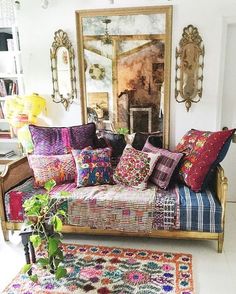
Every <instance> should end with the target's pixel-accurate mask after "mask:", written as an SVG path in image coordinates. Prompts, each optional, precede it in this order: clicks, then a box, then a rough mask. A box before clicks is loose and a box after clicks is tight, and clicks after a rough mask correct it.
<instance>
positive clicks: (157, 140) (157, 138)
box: [132, 132, 162, 150]
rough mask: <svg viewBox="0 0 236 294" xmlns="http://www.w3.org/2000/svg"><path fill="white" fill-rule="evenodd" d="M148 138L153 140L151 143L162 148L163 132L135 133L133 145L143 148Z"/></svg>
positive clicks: (138, 148)
mask: <svg viewBox="0 0 236 294" xmlns="http://www.w3.org/2000/svg"><path fill="white" fill-rule="evenodd" d="M148 138H149V140H150V141H151V142H150V143H151V144H152V145H153V146H155V147H158V148H162V133H161V132H155V133H140V132H138V133H135V136H134V140H133V142H132V147H134V148H135V149H137V150H142V149H143V146H144V145H145V142H146V141H147V139H148Z"/></svg>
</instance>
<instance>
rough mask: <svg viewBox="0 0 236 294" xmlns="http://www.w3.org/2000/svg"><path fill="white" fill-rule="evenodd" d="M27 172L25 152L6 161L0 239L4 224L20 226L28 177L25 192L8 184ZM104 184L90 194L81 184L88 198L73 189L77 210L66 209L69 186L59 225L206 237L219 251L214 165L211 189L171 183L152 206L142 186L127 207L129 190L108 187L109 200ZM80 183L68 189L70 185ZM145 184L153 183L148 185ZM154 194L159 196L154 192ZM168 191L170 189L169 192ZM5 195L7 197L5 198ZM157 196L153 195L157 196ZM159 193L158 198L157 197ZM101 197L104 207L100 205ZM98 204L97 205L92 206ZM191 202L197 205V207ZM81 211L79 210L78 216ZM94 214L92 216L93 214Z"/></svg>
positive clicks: (219, 204)
mask: <svg viewBox="0 0 236 294" xmlns="http://www.w3.org/2000/svg"><path fill="white" fill-rule="evenodd" d="M30 177H32V170H31V169H30V167H29V164H28V161H27V158H26V157H24V158H22V159H20V160H18V161H15V162H12V163H10V164H9V165H8V166H7V169H6V170H5V172H4V173H3V174H2V175H1V176H0V217H1V225H2V230H3V234H4V239H5V240H9V235H8V234H9V231H10V230H12V231H14V230H19V229H20V228H21V225H22V222H23V215H22V201H23V199H24V197H26V198H27V197H29V193H28V192H29V190H27V189H29V187H30V185H31V187H32V181H31V180H28V181H27V184H23V187H24V185H26V186H27V189H26V190H25V191H26V192H27V193H28V194H27V193H26V194H24V195H23V196H22V193H20V192H19V191H18V190H17V188H14V187H16V186H17V185H19V184H20V183H22V182H24V181H25V180H27V179H29V178H30ZM107 186H108V185H105V186H100V192H101V190H102V193H100V194H99V193H98V192H99V191H98V192H97V191H95V192H94V193H93V195H92V199H90V200H89V193H90V192H91V190H92V189H94V187H86V188H82V189H87V191H90V192H89V193H87V196H88V198H86V197H87V196H86V195H85V196H84V195H83V196H81V194H80V195H79V199H80V200H79V201H78V199H77V204H78V206H77V207H80V208H81V209H82V210H79V212H78V213H77V214H76V212H75V211H74V212H72V208H73V207H75V205H74V204H75V203H76V199H75V198H76V197H78V195H77V196H76V194H75V193H74V192H73V193H74V194H73V193H72V195H73V196H72V197H69V199H70V200H68V199H67V200H65V201H66V202H67V203H66V202H64V204H63V203H62V204H63V205H68V203H69V201H70V204H71V205H70V208H67V209H68V212H69V214H70V216H71V217H70V218H69V221H68V223H67V224H65V225H64V226H63V232H65V233H80V234H97V235H117V236H118V235H119V236H142V237H155V238H158V237H160V238H177V239H180V238H181V239H210V240H217V242H218V252H222V247H223V241H224V220H225V204H226V195H227V178H226V177H225V176H224V171H223V169H222V167H220V166H219V165H218V166H217V168H216V175H215V180H214V184H213V186H212V188H211V191H210V190H206V191H204V192H202V193H194V192H193V191H191V190H190V189H189V188H187V187H186V186H183V185H182V186H181V185H179V186H174V188H172V190H171V193H172V194H171V193H169V192H168V191H169V190H167V192H166V191H163V192H164V194H162V192H161V190H158V191H156V192H155V193H154V194H153V195H154V198H155V199H156V200H155V203H154V206H153V203H151V202H152V199H151V198H149V200H150V201H149V202H148V201H144V202H143V201H142V199H145V196H147V195H148V194H147V192H146V194H145V192H143V191H142V192H136V195H137V194H138V193H142V194H141V195H142V196H141V197H136V199H137V198H138V199H140V201H141V202H139V203H136V204H135V205H136V208H135V209H134V211H132V209H130V208H129V203H130V202H129V201H132V197H133V196H132V195H131V194H132V193H131V194H130V191H131V190H129V189H128V190H127V193H128V194H129V195H128V197H125V196H124V193H123V194H122V197H121V199H119V193H114V191H113V194H112V197H114V198H113V200H111V198H110V199H109V197H108V196H104V195H105V194H106V193H105V194H104V191H107V189H108V190H109V189H110V188H105V187H107ZM101 187H102V188H101ZM110 187H112V188H111V189H116V188H115V187H114V186H111V185H110ZM56 188H57V189H56V190H55V195H57V193H56V192H58V191H59V190H60V189H58V187H56ZM67 188H68V186H65V185H64V186H63V185H62V187H61V190H66V189H67ZM80 189H81V188H79V189H74V190H73V191H75V190H80ZM150 189H153V187H151V188H150ZM214 190H215V192H214ZM8 191H10V192H8ZM17 191H18V192H17ZM81 191H85V190H81ZM150 191H151V190H150ZM7 192H8V193H7ZM116 192H117V191H116ZM123 192H124V191H123ZM17 193H18V194H17ZM168 193H169V194H168ZM85 194H86V193H85ZM115 194H116V196H115ZM157 194H158V196H159V197H155V195H157ZM99 195H100V196H99ZM101 195H102V196H101ZM106 195H108V194H106ZM163 195H164V196H163ZM165 195H167V198H165ZM170 195H172V196H171V197H172V198H171V197H170ZM173 195H174V196H173ZM138 196H139V195H138ZM11 197H12V199H10V198H11ZM81 197H82V198H81ZM99 197H100V198H99ZM103 197H105V198H103ZM148 197H149V196H148ZM168 197H169V198H168ZM176 197H177V198H178V197H179V201H178V202H176ZM154 198H153V199H154ZM173 198H174V200H173ZM71 199H72V200H71ZM129 199H130V200H129ZM157 199H159V200H158V201H157ZM160 199H163V201H161V200H160ZM172 200H173V201H172ZM73 201H74V202H73ZM86 201H87V202H86ZM99 201H100V202H99ZM102 203H103V204H102ZM104 203H105V207H103V208H102V205H104ZM117 203H118V204H117ZM86 205H87V206H86ZM98 206H99V207H100V209H98ZM116 206H117V207H116ZM196 206H198V207H197V210H196ZM16 207H17V208H16ZM173 207H175V213H174V214H173V211H172V210H171V209H172V208H173ZM116 208H117V209H116ZM153 209H154V210H153ZM75 210H76V209H75ZM86 213H89V214H88V215H87V217H86V216H85V214H86ZM75 214H76V215H75ZM78 214H79V215H78ZM81 214H84V215H83V217H82V216H81ZM161 214H162V217H161V220H160V215H161ZM163 215H164V216H163ZM76 216H79V218H77V219H76ZM178 216H179V217H178ZM96 217H97V221H96V219H94V218H96ZM117 220H118V221H117ZM103 221H104V222H103ZM116 223H117V224H118V225H117V226H115V224H116ZM155 224H156V225H155ZM126 228H127V229H126Z"/></svg>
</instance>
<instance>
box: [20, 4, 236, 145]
mask: <svg viewBox="0 0 236 294" xmlns="http://www.w3.org/2000/svg"><path fill="white" fill-rule="evenodd" d="M40 2H41V1H40V0H34V1H32V0H21V9H20V11H19V12H18V14H19V29H20V37H21V47H22V51H23V54H22V57H23V66H24V74H25V84H26V92H28V93H30V92H38V93H40V94H41V95H44V96H45V97H48V105H49V116H50V117H51V118H52V124H53V125H72V124H78V123H80V121H81V116H80V113H81V112H80V107H79V105H78V104H73V105H72V107H71V108H70V110H69V112H66V111H65V110H64V108H63V106H62V105H57V104H55V103H51V101H50V94H51V93H52V81H51V71H50V58H49V48H50V46H51V43H52V41H53V35H54V32H55V31H56V30H58V29H60V28H61V29H63V30H64V31H66V32H67V33H68V35H69V37H70V39H71V41H72V43H73V45H74V48H75V49H76V25H75V10H80V9H95V8H115V7H125V6H126V7H131V6H145V5H150V6H152V5H163V4H167V5H170V4H173V38H172V45H173V52H172V83H171V145H174V144H175V143H176V142H177V141H178V140H179V138H180V137H181V136H182V135H183V134H184V133H185V132H186V131H187V130H188V129H190V128H197V129H205V130H216V129H217V126H218V121H217V120H218V111H219V110H218V105H219V101H220V99H221V97H220V95H219V91H218V87H219V86H218V84H219V81H220V77H221V76H220V64H221V63H220V58H221V49H222V46H221V40H222V19H223V17H224V16H231V15H233V14H236V1H235V0H224V1H222V0H208V1H206V0H187V1H186V0H173V1H167V0H162V1H161V0H129V1H128V0H115V4H114V5H112V4H110V1H108V0H99V1H98V0H86V1H84V0H69V1H65V0H49V7H48V9H46V10H45V9H42V8H41V6H40ZM189 24H193V25H194V26H197V28H198V29H199V33H200V35H201V36H202V38H203V42H204V45H205V51H206V54H205V60H204V61H205V67H204V72H203V74H204V80H203V97H202V100H201V102H199V103H198V104H193V106H192V107H191V109H190V111H189V113H187V112H186V110H185V106H184V104H183V103H182V104H177V102H176V101H175V98H174V88H175V84H174V79H175V48H176V46H178V42H179V40H180V38H181V35H182V31H183V27H185V26H187V25H189ZM77 68H78V66H77Z"/></svg>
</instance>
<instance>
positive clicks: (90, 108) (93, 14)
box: [76, 6, 172, 147]
mask: <svg viewBox="0 0 236 294" xmlns="http://www.w3.org/2000/svg"><path fill="white" fill-rule="evenodd" d="M76 21H77V39H78V56H79V68H80V89H81V105H82V117H83V122H88V121H94V122H96V124H97V127H98V128H109V127H110V128H113V129H116V130H118V129H120V128H125V129H128V130H129V133H133V132H149V133H150V132H156V131H160V132H161V134H162V135H163V145H164V146H165V147H167V146H168V143H169V95H170V90H169V88H170V59H171V25H172V6H159V7H138V8H119V9H105V10H82V11H77V12H76Z"/></svg>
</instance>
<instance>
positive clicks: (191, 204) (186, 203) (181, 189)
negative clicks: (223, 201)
mask: <svg viewBox="0 0 236 294" xmlns="http://www.w3.org/2000/svg"><path fill="white" fill-rule="evenodd" d="M176 192H177V193H178V195H179V199H180V230H183V231H198V232H211V233H220V232H222V228H221V216H222V207H221V206H220V203H219V201H218V200H217V196H216V195H215V193H214V192H213V191H210V190H209V189H206V190H205V191H201V192H198V193H196V192H194V191H193V190H191V189H189V188H188V187H187V186H185V185H181V184H180V185H178V187H176Z"/></svg>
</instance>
